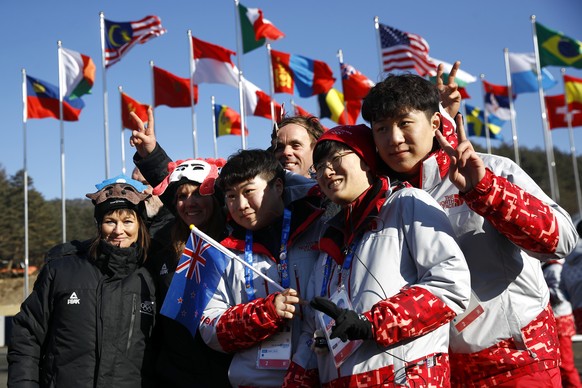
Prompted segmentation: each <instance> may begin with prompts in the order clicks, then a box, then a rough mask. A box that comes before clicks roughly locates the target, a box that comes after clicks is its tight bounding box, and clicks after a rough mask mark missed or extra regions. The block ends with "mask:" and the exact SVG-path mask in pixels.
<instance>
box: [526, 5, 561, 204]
mask: <svg viewBox="0 0 582 388" xmlns="http://www.w3.org/2000/svg"><path fill="white" fill-rule="evenodd" d="M530 20H531V25H532V35H533V45H534V54H535V58H536V72H537V78H538V96H539V98H540V110H541V112H542V131H543V132H544V133H543V135H544V143H545V146H546V158H547V163H548V175H549V177H550V189H551V193H552V199H553V200H554V201H555V202H556V203H559V202H560V190H559V187H558V177H557V176H556V161H555V159H554V145H553V144H552V135H551V133H550V129H549V125H548V116H547V113H546V101H545V100H544V89H543V84H542V68H541V65H540V53H539V50H538V36H537V32H536V16H535V15H532V16H531V17H530Z"/></svg>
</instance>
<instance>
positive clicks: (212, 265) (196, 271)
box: [160, 233, 229, 336]
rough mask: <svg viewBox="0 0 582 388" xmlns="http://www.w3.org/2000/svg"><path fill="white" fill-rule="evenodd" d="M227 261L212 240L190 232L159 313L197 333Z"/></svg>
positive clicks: (193, 333)
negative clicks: (211, 242)
mask: <svg viewBox="0 0 582 388" xmlns="http://www.w3.org/2000/svg"><path fill="white" fill-rule="evenodd" d="M228 261H229V259H228V258H227V257H226V256H225V255H224V254H223V253H222V252H220V251H219V250H218V249H216V248H215V247H214V246H212V245H211V244H210V243H208V242H206V241H205V240H204V239H202V238H200V237H198V236H197V235H195V234H194V233H190V238H188V241H187V242H186V246H185V247H184V252H183V253H182V256H181V257H180V261H179V262H178V266H177V267H176V271H175V273H174V277H173V278H172V283H171V284H170V288H169V289H168V293H167V294H166V299H165V300H164V304H163V305H162V309H161V310H160V313H161V314H163V315H165V316H167V317H169V318H172V319H175V320H176V321H178V322H180V323H181V324H182V325H184V326H186V328H188V330H190V333H192V336H194V335H195V334H196V331H197V330H198V323H199V322H200V318H201V317H202V313H203V312H204V309H205V308H206V305H207V304H208V302H210V299H212V296H213V295H214V291H216V288H217V287H218V283H219V282H220V279H221V277H222V274H223V273H224V270H225V269H226V265H227V263H228Z"/></svg>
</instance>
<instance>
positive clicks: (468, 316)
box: [452, 290, 485, 333]
mask: <svg viewBox="0 0 582 388" xmlns="http://www.w3.org/2000/svg"><path fill="white" fill-rule="evenodd" d="M484 312H485V310H484V309H483V306H482V305H481V300H480V299H479V298H478V297H477V295H476V294H475V292H474V291H473V290H471V300H470V301H469V306H468V307H467V309H466V310H465V312H464V313H463V314H460V315H457V316H456V317H455V318H453V321H452V324H453V327H454V328H455V330H456V331H457V333H460V332H462V331H463V330H465V328H466V327H467V326H469V325H470V324H471V323H473V322H474V321H475V320H476V319H477V318H478V317H479V316H480V315H481V314H483V313H484Z"/></svg>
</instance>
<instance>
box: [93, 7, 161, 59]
mask: <svg viewBox="0 0 582 388" xmlns="http://www.w3.org/2000/svg"><path fill="white" fill-rule="evenodd" d="M104 21H105V26H104V29H103V42H104V47H103V50H104V51H105V67H106V68H107V67H109V66H111V65H113V64H115V63H117V62H119V61H120V60H121V57H123V56H124V55H125V53H127V52H128V51H129V49H131V48H132V47H133V46H135V45H136V44H138V43H140V44H143V43H145V42H147V41H148V40H150V39H152V38H155V37H156V36H160V35H163V34H165V33H166V29H165V28H164V27H162V21H161V20H160V18H159V17H157V16H152V15H150V16H146V17H145V18H143V19H141V20H138V21H136V22H113V21H111V20H107V19H104Z"/></svg>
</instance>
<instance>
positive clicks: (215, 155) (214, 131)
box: [210, 96, 218, 159]
mask: <svg viewBox="0 0 582 388" xmlns="http://www.w3.org/2000/svg"><path fill="white" fill-rule="evenodd" d="M210 106H211V108H212V139H213V140H214V159H216V158H218V144H217V143H218V142H217V140H216V133H217V132H218V127H217V124H218V123H217V122H216V114H215V113H214V96H212V97H211V98H210Z"/></svg>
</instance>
